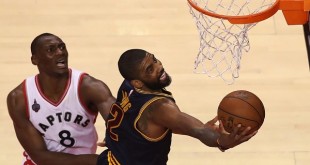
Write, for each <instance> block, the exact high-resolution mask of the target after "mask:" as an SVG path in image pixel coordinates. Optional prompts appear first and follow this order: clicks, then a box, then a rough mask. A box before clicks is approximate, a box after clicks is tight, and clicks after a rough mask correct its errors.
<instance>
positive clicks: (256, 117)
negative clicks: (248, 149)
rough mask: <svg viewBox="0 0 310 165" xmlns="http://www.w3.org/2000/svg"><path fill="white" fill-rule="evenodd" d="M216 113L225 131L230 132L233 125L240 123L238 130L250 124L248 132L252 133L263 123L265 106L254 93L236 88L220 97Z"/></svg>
mask: <svg viewBox="0 0 310 165" xmlns="http://www.w3.org/2000/svg"><path fill="white" fill-rule="evenodd" d="M217 114H218V119H219V120H221V121H222V123H223V126H224V128H225V130H226V131H227V132H229V133H231V132H232V131H233V128H234V127H236V126H237V125H238V124H241V125H242V127H241V129H240V132H241V131H243V130H244V129H245V128H246V127H248V126H250V127H251V130H250V131H249V133H252V132H254V131H256V130H258V129H259V128H260V127H261V126H262V124H263V123H264V119H265V108H264V105H263V102H262V101H261V100H260V99H259V98H258V97H257V96H256V95H255V94H253V93H251V92H249V91H246V90H237V91H233V92H231V93H229V94H227V95H226V96H225V97H224V98H223V99H222V101H221V102H220V104H219V107H218V111H217ZM240 132H239V133H240Z"/></svg>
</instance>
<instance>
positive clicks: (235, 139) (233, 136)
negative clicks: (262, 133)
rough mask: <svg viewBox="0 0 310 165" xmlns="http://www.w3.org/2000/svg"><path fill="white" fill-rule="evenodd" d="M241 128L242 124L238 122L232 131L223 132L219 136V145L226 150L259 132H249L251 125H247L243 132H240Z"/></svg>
mask: <svg viewBox="0 0 310 165" xmlns="http://www.w3.org/2000/svg"><path fill="white" fill-rule="evenodd" d="M241 129H242V126H241V124H238V126H237V127H235V128H234V129H233V132H232V133H230V134H226V133H223V134H221V136H220V137H219V138H218V141H217V143H218V144H219V146H220V147H221V148H223V149H225V150H226V149H229V148H233V147H235V146H237V145H239V144H241V143H243V142H246V141H248V140H249V139H251V138H252V137H253V136H254V135H255V134H256V133H257V131H254V132H253V133H250V134H249V131H250V130H251V127H247V128H245V129H244V130H243V131H242V132H241V133H238V132H240V130H241Z"/></svg>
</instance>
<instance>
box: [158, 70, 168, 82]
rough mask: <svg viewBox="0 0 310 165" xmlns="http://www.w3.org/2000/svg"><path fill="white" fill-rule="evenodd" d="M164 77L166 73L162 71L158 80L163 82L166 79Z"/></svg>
mask: <svg viewBox="0 0 310 165" xmlns="http://www.w3.org/2000/svg"><path fill="white" fill-rule="evenodd" d="M166 77H167V73H166V72H165V71H164V72H163V73H162V74H161V76H160V78H159V79H160V80H165V79H166Z"/></svg>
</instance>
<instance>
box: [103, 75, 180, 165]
mask: <svg viewBox="0 0 310 165" xmlns="http://www.w3.org/2000/svg"><path fill="white" fill-rule="evenodd" d="M163 98H170V99H172V100H173V101H174V99H173V98H172V95H171V93H170V92H168V91H165V90H163V93H146V92H144V91H139V90H138V89H134V88H133V87H132V86H131V85H130V84H129V82H128V81H126V80H125V81H124V82H123V83H122V85H121V87H120V89H119V91H118V94H117V100H116V103H115V104H113V105H112V107H111V111H110V114H109V117H108V121H107V129H106V145H107V147H108V149H109V150H110V151H108V152H107V159H108V162H109V163H108V164H109V165H114V164H122V165H165V164H166V163H167V161H168V153H169V152H170V146H171V136H172V131H171V130H169V129H167V130H166V132H165V133H164V134H163V135H161V136H160V137H158V138H150V137H147V136H146V135H144V134H143V133H142V132H141V131H139V129H138V127H137V122H138V120H139V118H140V116H141V114H142V113H143V112H144V110H147V106H148V105H150V104H151V103H152V102H154V101H156V100H159V99H163Z"/></svg>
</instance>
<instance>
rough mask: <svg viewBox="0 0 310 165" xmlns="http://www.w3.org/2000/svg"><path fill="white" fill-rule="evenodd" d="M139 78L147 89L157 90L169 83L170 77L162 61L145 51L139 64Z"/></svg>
mask: <svg viewBox="0 0 310 165" xmlns="http://www.w3.org/2000/svg"><path fill="white" fill-rule="evenodd" d="M140 71H141V72H142V73H140V75H141V80H142V81H143V83H144V85H145V86H147V87H148V88H149V89H152V90H158V89H162V88H164V87H167V86H168V85H170V83H171V81H172V80H171V77H170V76H169V75H168V73H166V72H165V70H164V68H163V65H162V63H161V62H160V61H159V60H158V59H156V58H155V56H154V55H153V54H150V53H147V54H146V57H145V58H144V59H143V61H142V63H141V65H140Z"/></svg>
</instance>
